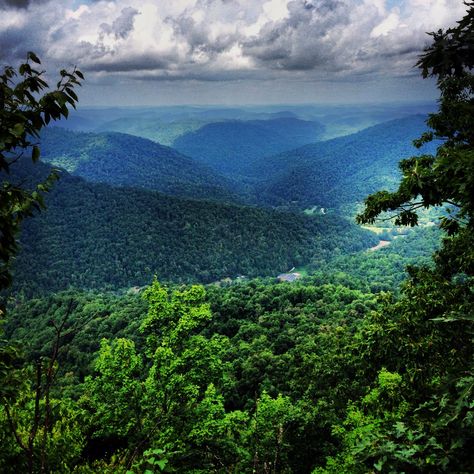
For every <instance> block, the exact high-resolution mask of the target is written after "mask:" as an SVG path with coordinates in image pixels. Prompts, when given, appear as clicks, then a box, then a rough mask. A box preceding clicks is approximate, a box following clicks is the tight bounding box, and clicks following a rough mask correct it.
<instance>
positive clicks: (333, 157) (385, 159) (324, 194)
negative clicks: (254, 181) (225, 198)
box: [252, 115, 435, 208]
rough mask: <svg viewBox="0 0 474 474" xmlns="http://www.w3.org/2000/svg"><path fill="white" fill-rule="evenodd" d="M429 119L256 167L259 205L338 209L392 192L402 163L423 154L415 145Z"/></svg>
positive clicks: (379, 128)
mask: <svg viewBox="0 0 474 474" xmlns="http://www.w3.org/2000/svg"><path fill="white" fill-rule="evenodd" d="M425 120H426V117H424V116H421V115H415V116H410V117H406V118H403V119H397V120H393V121H390V122H385V123H383V124H380V125H376V126H373V127H370V128H367V129H365V130H363V131H361V132H358V133H355V134H352V135H347V136H344V137H338V138H335V139H332V140H328V141H323V142H319V143H314V144H311V145H306V146H303V147H301V148H298V149H296V150H290V151H288V152H285V153H281V154H279V155H277V156H271V157H265V158H263V159H260V160H259V161H258V163H255V164H254V167H253V169H252V173H253V175H254V177H255V178H258V177H260V178H261V179H263V180H264V182H263V183H262V182H260V183H259V184H258V187H257V189H256V191H255V194H256V195H258V196H259V197H258V199H259V200H261V201H263V202H266V203H269V204H273V205H278V204H283V203H285V204H287V203H291V204H292V205H294V206H296V207H303V208H304V207H312V206H323V207H339V206H341V205H344V204H353V203H356V202H358V201H361V200H362V199H363V198H364V197H365V196H366V195H367V194H368V193H370V192H373V191H374V190H376V189H379V188H381V187H382V188H386V187H389V188H390V187H393V185H394V184H395V183H396V182H397V179H398V177H399V170H398V162H399V161H400V159H402V158H403V157H407V156H411V155H417V154H418V155H419V154H421V153H426V152H432V151H433V149H434V147H435V144H429V145H428V146H426V147H425V148H423V149H422V150H421V151H420V150H417V149H416V148H415V147H414V146H413V144H412V140H414V139H415V138H417V137H419V136H420V135H421V134H422V133H423V132H424V131H426V123H425Z"/></svg>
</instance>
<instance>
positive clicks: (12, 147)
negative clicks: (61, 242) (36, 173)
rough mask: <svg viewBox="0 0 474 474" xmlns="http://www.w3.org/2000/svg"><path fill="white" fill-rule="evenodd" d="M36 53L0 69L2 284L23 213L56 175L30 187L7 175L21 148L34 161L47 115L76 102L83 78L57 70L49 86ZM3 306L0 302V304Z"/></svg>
mask: <svg viewBox="0 0 474 474" xmlns="http://www.w3.org/2000/svg"><path fill="white" fill-rule="evenodd" d="M32 64H36V65H40V64H41V62H40V60H39V59H38V57H37V56H36V55H35V54H34V53H32V52H29V53H28V55H27V60H26V62H24V63H23V64H21V65H20V66H19V68H18V70H15V69H14V68H13V67H11V66H7V67H5V68H4V70H3V74H1V75H0V173H5V175H6V176H5V177H2V182H1V184H0V289H3V288H6V287H7V286H8V285H9V284H10V282H11V274H10V261H11V259H12V257H13V255H14V254H15V252H16V250H17V244H16V240H15V237H16V234H17V232H18V230H19V227H20V224H21V222H22V220H23V219H24V218H25V217H28V216H31V215H32V212H33V211H34V210H35V209H39V208H41V207H43V206H44V202H43V199H42V193H43V192H45V191H47V190H48V189H49V188H50V186H51V184H52V182H53V181H54V179H56V175H55V174H52V175H50V177H49V178H48V179H47V180H46V182H44V183H41V184H38V185H37V186H36V188H34V189H33V190H29V189H27V188H26V187H24V186H22V184H21V183H20V184H18V183H13V182H11V181H10V180H9V179H7V177H8V174H9V173H10V170H11V168H12V166H13V165H14V164H15V163H16V162H17V161H18V160H19V159H20V158H21V157H22V156H23V155H24V154H25V153H28V154H30V153H31V159H32V160H33V162H36V161H38V159H39V157H40V148H39V146H38V143H37V140H38V139H39V132H40V131H41V129H42V128H43V127H44V126H45V125H47V124H48V123H49V122H50V121H51V120H58V119H60V118H62V117H67V116H68V114H69V109H68V106H71V107H74V108H75V107H76V102H77V95H76V93H75V92H74V88H75V87H76V86H79V85H80V81H81V80H82V79H84V76H83V74H82V73H81V71H79V70H78V69H74V70H73V71H72V72H68V71H66V70H64V69H63V70H61V71H60V80H59V81H58V82H57V84H56V88H54V89H53V90H50V91H49V86H48V84H47V83H46V81H45V80H44V78H43V77H44V74H45V72H44V71H40V70H37V69H35V68H34V67H32ZM0 310H2V308H0Z"/></svg>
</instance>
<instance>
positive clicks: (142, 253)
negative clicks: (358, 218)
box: [14, 163, 377, 293]
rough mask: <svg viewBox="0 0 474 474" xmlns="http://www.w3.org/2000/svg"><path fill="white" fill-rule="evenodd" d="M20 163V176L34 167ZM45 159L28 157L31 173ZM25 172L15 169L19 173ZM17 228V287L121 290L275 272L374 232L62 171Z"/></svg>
mask: <svg viewBox="0 0 474 474" xmlns="http://www.w3.org/2000/svg"><path fill="white" fill-rule="evenodd" d="M31 168H32V165H30V164H28V163H25V165H24V168H22V170H21V171H22V173H24V175H28V174H32V173H33V171H32V170H31ZM48 169H49V168H48V166H47V165H44V164H37V165H35V166H34V173H35V176H37V177H39V176H38V175H39V174H42V175H44V174H45V173H46V172H47V171H48ZM18 178H19V179H21V178H22V176H21V173H20V175H19V176H18ZM46 201H47V206H48V209H47V211H45V212H43V213H41V214H40V215H38V216H36V217H34V218H32V219H29V220H28V221H27V222H26V223H25V226H24V229H23V232H22V234H21V237H20V245H21V248H22V250H21V252H20V254H19V256H18V258H17V260H16V267H15V268H16V271H15V277H14V281H15V283H16V289H23V290H24V291H25V292H26V293H41V292H43V291H58V290H61V289H66V288H68V287H76V288H95V289H104V288H108V289H119V288H126V287H131V286H135V285H144V284H147V283H149V282H150V281H151V279H152V277H153V275H157V276H158V278H159V279H160V280H162V281H174V282H189V281H201V282H211V281H214V280H218V279H220V278H223V277H235V276H237V275H239V274H244V275H246V276H251V277H252V276H259V275H276V274H277V273H279V272H281V271H285V270H288V269H289V268H291V267H293V266H297V265H301V264H304V263H306V262H309V261H310V260H315V259H317V260H318V261H324V260H325V259H326V258H329V256H331V255H332V254H333V253H334V252H336V253H337V252H341V251H345V252H350V251H356V250H361V249H364V248H367V247H368V246H370V245H373V244H374V243H376V241H377V239H376V238H375V237H374V236H373V235H372V234H370V233H369V232H365V231H363V230H361V229H360V228H358V227H356V226H355V225H353V224H351V223H349V222H348V221H346V220H344V219H341V218H338V217H336V216H318V218H315V217H307V216H304V215H301V214H300V215H296V214H292V213H282V212H277V211H269V210H263V209H257V208H252V207H242V206H236V205H228V204H224V203H217V202H209V201H195V200H189V199H181V198H174V197H170V196H165V195H162V194H159V193H156V192H152V191H148V190H142V189H138V188H125V187H112V186H109V185H106V184H95V183H89V182H86V181H84V180H83V179H81V178H78V177H73V176H71V175H69V174H68V173H66V172H64V173H63V174H62V178H61V179H60V181H59V182H58V183H57V184H56V186H55V188H54V190H53V191H52V192H51V193H50V194H49V195H48V196H47V200H46Z"/></svg>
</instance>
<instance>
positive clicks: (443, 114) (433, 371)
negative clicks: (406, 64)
mask: <svg viewBox="0 0 474 474" xmlns="http://www.w3.org/2000/svg"><path fill="white" fill-rule="evenodd" d="M466 6H467V7H468V8H467V13H466V15H465V16H464V18H462V20H461V21H459V22H458V23H457V26H455V27H453V28H449V29H448V30H446V31H441V30H440V31H438V32H437V33H432V34H431V35H432V36H433V43H432V44H431V45H430V46H429V47H428V48H427V49H426V50H425V52H424V54H423V55H422V56H421V57H420V60H419V62H418V63H417V64H418V66H419V67H420V68H421V70H422V75H423V77H428V76H434V77H436V78H437V81H438V88H439V90H440V100H439V110H438V112H437V113H435V114H431V115H430V117H429V119H428V121H427V123H428V125H429V126H430V128H431V131H429V132H427V133H425V134H424V135H423V136H422V137H421V138H420V139H419V140H417V141H415V145H416V146H421V145H422V144H423V143H426V142H428V141H430V140H433V139H437V140H440V145H439V146H438V148H437V152H436V155H435V156H427V155H424V156H421V157H413V158H409V159H407V160H403V161H402V162H401V163H400V168H401V171H402V178H401V182H400V185H399V187H398V190H396V191H395V192H391V193H390V192H388V191H380V192H378V193H376V194H374V195H371V196H369V197H368V198H367V200H366V206H365V210H364V211H363V212H362V214H360V215H359V216H358V218H357V220H358V221H359V222H361V223H372V222H374V221H375V220H376V219H377V218H378V217H379V216H380V214H381V213H382V212H386V211H389V212H394V216H393V217H394V218H395V223H396V224H401V225H411V226H414V225H416V224H417V222H418V216H417V210H418V209H421V208H430V207H433V206H445V209H444V211H443V214H442V216H441V228H442V229H443V230H444V231H445V232H446V237H445V239H444V241H443V244H442V247H441V248H440V250H439V251H437V252H436V253H435V255H434V261H435V266H434V267H433V268H423V267H422V268H410V269H409V274H410V278H409V280H408V281H407V282H406V283H405V285H404V288H403V292H402V297H401V298H400V299H399V301H396V302H393V301H391V300H390V298H385V301H384V303H383V305H384V307H383V309H382V310H381V311H378V312H374V313H372V314H370V315H369V316H368V317H367V318H365V320H364V322H363V324H362V326H361V328H360V329H359V331H358V333H357V334H356V336H355V342H356V344H355V345H354V346H353V347H354V349H355V350H354V356H355V357H356V358H358V359H359V360H370V364H369V365H367V366H366V370H365V373H362V374H361V376H362V377H366V378H367V379H368V380H370V378H372V387H373V388H372V389H369V391H368V393H367V394H366V395H365V396H364V397H362V398H360V399H359V400H358V401H356V402H354V403H351V404H349V407H348V410H347V416H346V420H345V421H344V422H343V423H342V424H341V425H339V426H336V427H335V432H337V433H339V434H341V441H342V444H343V446H344V449H343V450H342V452H341V453H339V455H338V456H336V457H333V458H329V459H328V464H327V466H326V469H325V470H321V471H318V472H342V471H344V472H348V471H349V472H358V471H357V470H356V466H357V469H360V470H361V472H367V470H370V469H374V468H375V470H376V471H381V472H430V473H432V472H468V471H469V470H470V469H471V468H472V465H473V463H474V458H473V454H472V451H471V450H469V449H466V447H467V446H469V445H470V444H472V442H473V435H472V433H473V432H474V412H473V408H474V397H473V392H474V364H473V361H474V359H473V356H474V355H473V344H472V343H473V338H472V335H473V332H474V327H473V322H474V310H473V308H474V291H473V290H474V245H473V244H474V223H473V212H474V75H473V74H472V68H473V66H474V2H467V3H466ZM363 372H364V371H363ZM374 372H376V373H377V375H376V376H375V380H374V375H373V374H374ZM391 387H395V388H396V390H395V389H393V390H392V388H391ZM387 388H388V389H389V390H388V391H387Z"/></svg>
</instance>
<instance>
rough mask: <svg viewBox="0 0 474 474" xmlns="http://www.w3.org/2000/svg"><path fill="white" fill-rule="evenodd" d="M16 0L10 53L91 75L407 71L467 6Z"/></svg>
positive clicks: (1, 22) (441, 1)
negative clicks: (431, 33) (433, 33)
mask: <svg viewBox="0 0 474 474" xmlns="http://www.w3.org/2000/svg"><path fill="white" fill-rule="evenodd" d="M14 3H15V2H12V1H7V2H5V1H3V2H1V3H0V44H1V45H2V50H1V51H0V58H1V59H2V61H3V62H6V61H13V60H16V59H17V58H20V57H24V55H25V54H26V51H29V50H34V51H36V52H37V53H38V54H39V55H40V56H41V57H43V58H47V59H48V60H50V61H54V63H55V64H59V63H65V64H70V63H74V64H77V65H79V66H80V67H81V68H82V69H84V70H85V71H86V72H87V71H89V72H90V77H91V78H92V79H93V78H94V77H96V76H97V77H103V76H104V75H107V74H108V75H119V76H120V77H125V76H127V75H128V76H129V77H133V78H137V77H140V75H141V74H143V75H146V76H147V77H152V78H158V79H160V78H169V77H173V78H186V77H193V78H195V79H203V80H213V79H232V78H233V77H239V78H242V77H251V78H257V79H258V78H285V77H286V78H290V77H291V78H304V79H307V80H317V79H328V78H339V79H344V78H347V77H351V75H364V74H368V75H381V76H383V75H406V74H408V73H410V71H411V68H412V65H413V63H414V62H415V60H416V56H417V54H419V53H420V52H421V50H422V48H423V46H424V45H425V44H426V43H427V42H428V41H429V38H428V37H427V35H426V34H425V32H426V31H432V30H435V29H438V28H440V27H446V26H450V25H452V24H453V23H454V21H455V20H457V19H459V18H460V17H461V16H462V15H463V13H464V11H465V9H466V7H465V6H464V5H463V2H462V1H461V0H400V1H399V2H398V5H396V6H394V5H393V4H394V2H393V1H392V2H390V4H388V3H387V2H386V1H385V0H291V1H290V0H261V1H256V0H175V1H169V2H153V1H151V0H116V1H97V2H84V3H83V4H81V2H78V1H77V0H75V1H73V0H67V1H65V2H56V1H50V2H44V1H43V2H42V1H23V2H20V3H21V7H22V8H14V5H13V4H14ZM86 3H87V4H86ZM2 9H3V10H4V11H3V12H2ZM145 72H146V74H145ZM232 73H234V74H232Z"/></svg>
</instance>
